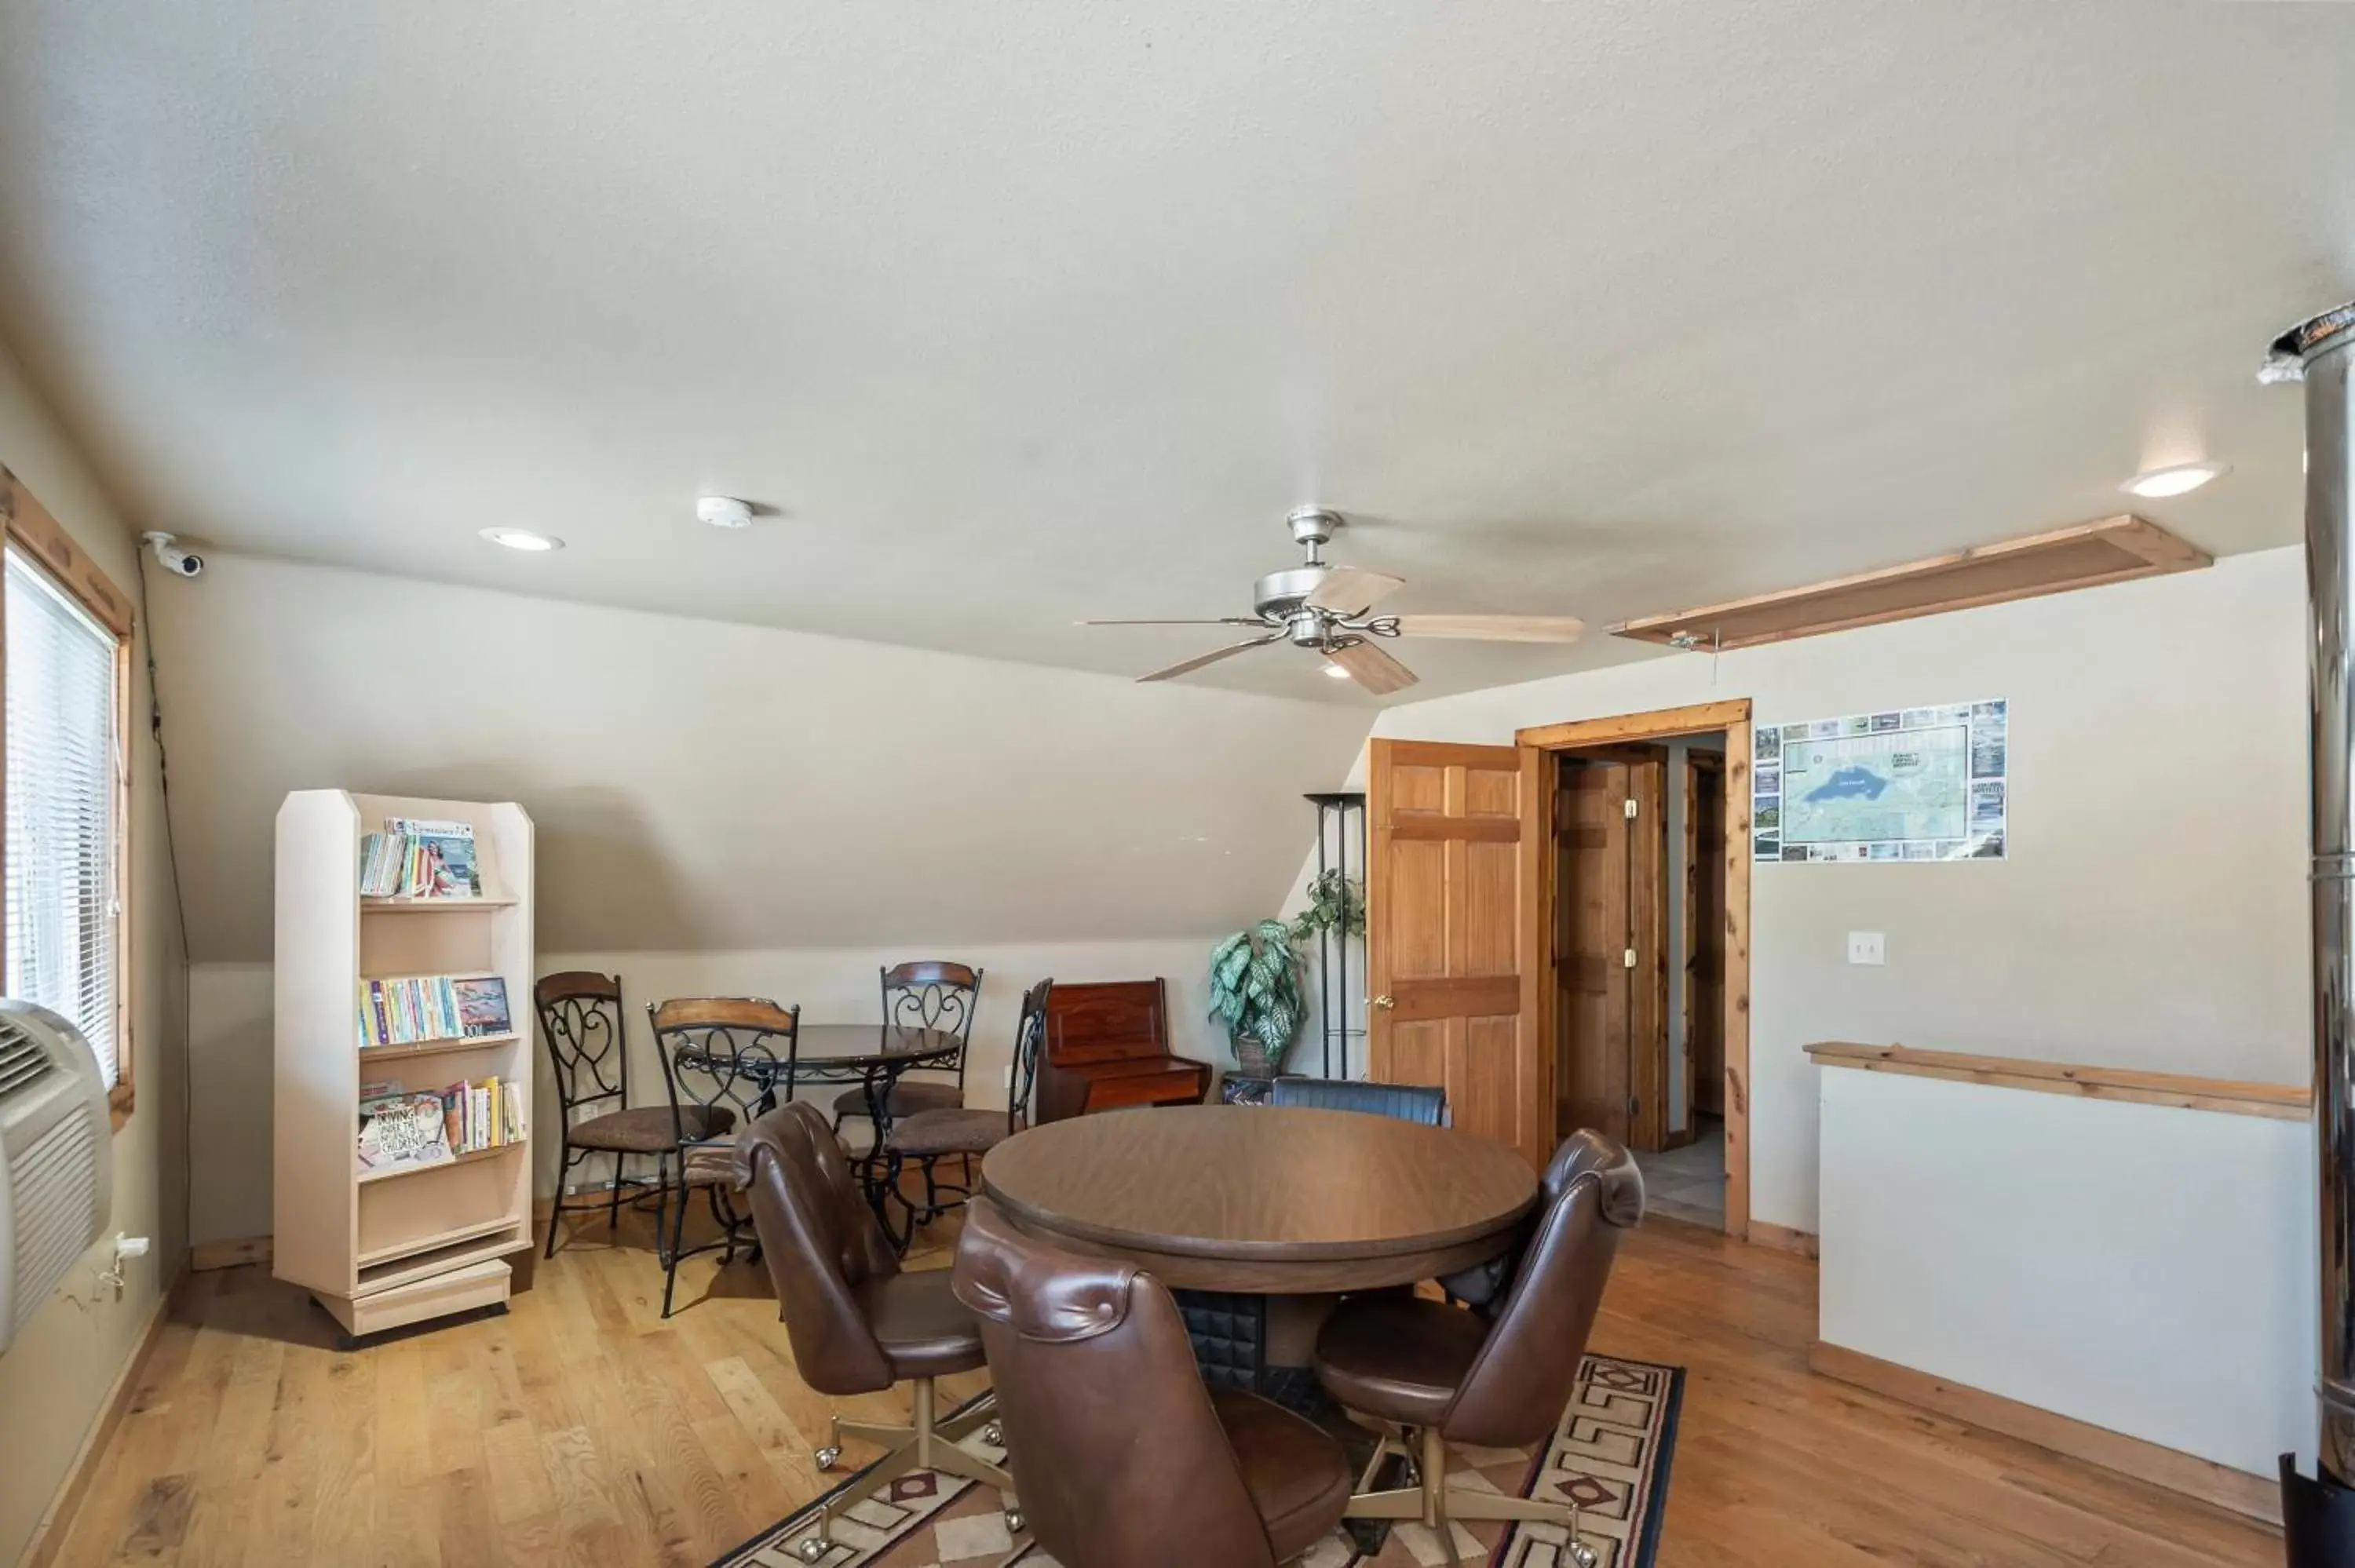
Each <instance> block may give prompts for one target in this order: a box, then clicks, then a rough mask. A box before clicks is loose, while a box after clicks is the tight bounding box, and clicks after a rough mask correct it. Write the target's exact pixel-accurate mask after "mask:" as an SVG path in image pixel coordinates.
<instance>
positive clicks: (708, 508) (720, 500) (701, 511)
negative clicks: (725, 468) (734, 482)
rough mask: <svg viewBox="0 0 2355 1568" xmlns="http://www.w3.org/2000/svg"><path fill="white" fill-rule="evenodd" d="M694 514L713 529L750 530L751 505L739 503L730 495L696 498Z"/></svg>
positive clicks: (745, 502) (746, 502) (743, 502)
mask: <svg viewBox="0 0 2355 1568" xmlns="http://www.w3.org/2000/svg"><path fill="white" fill-rule="evenodd" d="M695 514H696V516H698V517H699V518H701V519H702V520H703V521H704V522H706V523H709V524H711V525H712V526H713V527H714V528H750V527H751V525H752V503H751V502H749V501H739V500H737V499H736V498H735V497H734V496H732V495H702V496H698V497H697V498H696V502H695Z"/></svg>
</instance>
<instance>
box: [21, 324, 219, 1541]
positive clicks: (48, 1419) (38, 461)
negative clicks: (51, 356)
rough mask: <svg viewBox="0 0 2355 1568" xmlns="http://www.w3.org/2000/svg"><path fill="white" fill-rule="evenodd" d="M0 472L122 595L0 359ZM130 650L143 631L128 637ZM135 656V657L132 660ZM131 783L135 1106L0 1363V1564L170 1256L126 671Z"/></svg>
mask: <svg viewBox="0 0 2355 1568" xmlns="http://www.w3.org/2000/svg"><path fill="white" fill-rule="evenodd" d="M0 463H5V464H6V465H7V466H8V467H9V468H10V469H11V470H13V471H15V473H16V477H17V479H18V480H20V481H22V482H23V483H24V485H25V487H26V488H27V490H29V491H31V492H32V493H33V494H34V495H36V496H37V497H39V499H40V502H41V504H42V505H43V506H45V507H47V508H48V511H49V513H50V514H52V515H53V516H55V517H56V518H57V520H58V521H59V523H60V524H63V525H64V526H65V528H66V530H67V532H69V533H70V534H71V535H73V536H74V539H75V542H76V543H78V544H80V546H82V548H83V549H85V550H88V551H89V552H90V554H91V556H92V557H93V558H94V559H95V560H96V561H97V562H98V564H99V565H100V566H101V567H104V568H105V570H106V572H107V574H108V575H109V576H111V577H113V578H114V580H115V581H116V582H117V583H119V584H120V585H122V586H123V588H124V589H125V590H126V591H130V590H133V589H135V587H136V577H137V572H138V541H137V536H136V534H135V532H134V530H133V529H132V528H131V527H129V526H127V525H126V524H125V523H124V521H123V518H121V517H120V516H118V515H117V514H115V512H114V510H113V508H112V505H111V504H110V503H108V501H107V499H106V496H105V495H104V493H102V492H101V490H100V488H99V485H98V483H97V481H96V480H95V479H94V477H93V476H92V475H91V472H90V471H89V470H88V469H87V468H86V467H84V465H83V463H82V461H81V460H80V457H79V456H77V455H76V453H75V452H74V450H73V449H72V447H71V446H69V444H68V443H67V441H66V440H65V438H64V436H63V435H62V433H61V432H60V431H59V429H58V427H57V425H56V423H55V421H54V420H53V419H52V418H50V417H49V415H48V411H47V410H46V409H45V408H43V407H42V406H41V404H40V402H39V400H38V399H37V397H35V396H34V395H33V393H32V391H31V390H30V388H29V387H27V384H26V382H25V379H24V376H23V375H22V374H21V373H20V372H19V370H18V369H17V366H16V363H15V361H14V360H13V359H10V358H9V357H7V355H6V351H5V349H0ZM141 635H142V637H143V638H144V629H143V630H142V632H141ZM137 652H139V653H140V654H142V655H143V656H144V646H143V648H142V649H140V650H138V651H137ZM134 672H135V673H134V677H133V714H132V725H131V732H132V735H133V743H134V756H133V775H132V818H131V835H132V855H133V863H132V868H131V944H132V960H131V968H130V969H129V971H128V980H129V983H130V985H131V988H132V1001H133V1020H132V1032H133V1033H132V1063H133V1070H134V1073H135V1075H136V1076H135V1078H134V1082H135V1084H136V1086H137V1103H136V1106H135V1108H134V1109H133V1114H132V1117H131V1119H130V1121H129V1122H127V1123H126V1124H124V1126H123V1130H122V1131H120V1132H118V1133H116V1134H115V1135H114V1220H113V1223H112V1225H110V1226H109V1227H108V1238H109V1239H108V1241H107V1242H105V1243H102V1244H101V1245H100V1246H99V1247H97V1248H93V1249H92V1251H91V1255H90V1256H89V1257H88V1258H86V1259H84V1260H83V1262H84V1265H85V1266H81V1267H78V1268H77V1269H76V1270H75V1271H74V1273H73V1274H72V1275H71V1276H69V1278H68V1281H67V1285H66V1294H68V1295H70V1296H72V1297H74V1298H76V1299H73V1300H67V1299H64V1298H62V1297H61V1298H59V1299H55V1300H52V1301H51V1302H50V1303H49V1305H48V1308H45V1309H44V1310H42V1311H41V1312H40V1313H38V1314H37V1315H36V1316H35V1317H34V1319H32V1321H31V1322H30V1323H29V1324H27V1327H26V1329H25V1331H24V1332H23V1333H22V1334H20V1335H19V1336H18V1337H17V1340H16V1343H15V1344H13V1345H12V1346H10V1347H9V1348H8V1350H7V1351H5V1353H0V1563H9V1562H14V1561H16V1558H17V1556H18V1555H19V1554H20V1553H21V1552H23V1551H24V1549H25V1547H26V1545H27V1542H29V1541H30V1540H31V1539H32V1536H33V1532H34V1531H35V1529H36V1528H37V1525H38V1524H39V1522H40V1520H41V1516H42V1514H43V1513H44V1511H45V1510H47V1509H48V1506H49V1503H50V1500H51V1499H52V1498H53V1496H54V1495H55V1493H56V1491H57V1489H58V1486H59V1483H60V1482H61V1481H62V1480H63V1478H64V1477H65V1474H66V1470H67V1467H68V1466H69V1465H70V1464H71V1462H72V1460H73V1457H74V1455H75V1452H76V1450H77V1449H79V1448H80V1445H81V1442H82V1439H83V1437H84V1436H85V1435H86V1434H87V1433H88V1432H89V1430H90V1427H91V1422H92V1421H93V1420H94V1419H95V1418H96V1416H97V1415H98V1414H99V1410H100V1407H101V1404H103V1403H104V1400H105V1396H106V1393H107V1390H108V1389H109V1387H111V1386H112V1383H113V1382H114V1379H115V1377H116V1375H117V1374H118V1373H119V1372H122V1371H123V1367H124V1365H125V1364H126V1362H127V1361H128V1360H129V1358H130V1356H131V1355H132V1353H133V1351H135V1350H136V1349H137V1347H138V1343H139V1340H140V1337H141V1335H142V1334H143V1332H144V1330H145V1328H146V1326H147V1323H148V1321H149V1319H151V1318H152V1317H153V1315H154V1313H155V1310H156V1308H157V1306H158V1305H159V1302H160V1300H161V1297H162V1292H163V1289H164V1287H165V1285H166V1284H167V1283H168V1281H169V1279H170V1277H172V1275H174V1274H175V1273H176V1272H177V1270H178V1267H179V1263H180V1259H181V1258H182V1256H183V1255H184V1253H185V1248H186V1235H185V1234H184V1224H183V1221H184V1214H185V1210H184V1204H185V1200H186V1176H185V1172H186V1157H185V1152H184V1150H183V1149H182V1136H181V1129H182V1125H183V1123H182V1110H181V1103H182V1100H181V1097H182V1091H183V1087H184V1080H183V1077H182V1068H183V1064H184V1053H183V1051H182V1048H181V1040H182V1038H183V1033H182V1030H183V1020H182V1016H181V1001H182V999H181V989H180V986H181V976H182V973H183V966H182V964H181V962H180V954H179V933H178V930H177V925H176V919H175V916H174V913H173V908H172V895H171V882H170V870H169V865H168V863H167V862H166V861H165V850H164V832H163V817H162V805H161V794H160V790H159V788H158V783H157V772H156V766H155V746H154V743H153V742H152V741H151V740H150V739H149V737H148V732H147V724H146V713H147V677H146V673H145V670H144V667H141V661H140V660H134ZM115 1231H125V1232H128V1233H130V1234H133V1235H144V1236H152V1237H154V1238H155V1250H154V1252H152V1253H151V1254H150V1255H148V1256H146V1257H144V1258H141V1259H138V1260H137V1261H135V1262H133V1263H132V1264H131V1265H130V1266H129V1270H128V1273H129V1277H130V1288H129V1289H128V1290H127V1291H126V1292H125V1293H124V1295H123V1299H122V1300H120V1301H116V1300H114V1299H112V1298H108V1297H101V1296H100V1295H99V1293H98V1292H97V1290H96V1288H95V1287H94V1285H93V1282H92V1279H91V1274H92V1271H93V1270H94V1269H95V1268H98V1267H101V1266H104V1265H105V1264H106V1263H107V1262H108V1261H110V1260H111V1258H112V1233H113V1232H115Z"/></svg>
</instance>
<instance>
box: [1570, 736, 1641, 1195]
mask: <svg viewBox="0 0 2355 1568" xmlns="http://www.w3.org/2000/svg"><path fill="white" fill-rule="evenodd" d="M1663 774H1664V762H1663V760H1662V758H1660V757H1659V756H1658V755H1657V754H1655V753H1652V752H1650V751H1647V750H1640V749H1637V748H1635V747H1620V748H1615V750H1614V753H1611V754H1601V755H1592V756H1585V757H1574V756H1566V757H1563V758H1561V776H1560V779H1559V780H1558V782H1557V787H1556V789H1555V792H1554V810H1553V832H1554V911H1553V916H1554V917H1553V934H1554V955H1553V963H1552V965H1551V968H1552V969H1553V983H1554V986H1555V1003H1554V1021H1555V1027H1556V1031H1557V1033H1558V1035H1559V1039H1558V1041H1557V1042H1556V1045H1555V1049H1556V1050H1557V1052H1558V1053H1559V1057H1560V1062H1559V1068H1558V1071H1557V1075H1556V1083H1557V1086H1558V1097H1559V1106H1558V1109H1557V1127H1556V1132H1557V1135H1558V1136H1561V1137H1567V1136H1568V1135H1569V1134H1571V1133H1572V1132H1575V1131H1576V1130H1578V1129H1579V1128H1590V1127H1591V1128H1595V1129H1596V1130H1597V1131H1601V1132H1606V1133H1608V1134H1610V1135H1611V1136H1612V1137H1613V1138H1615V1139H1620V1140H1621V1141H1622V1142H1624V1143H1626V1144H1627V1145H1628V1146H1629V1147H1631V1148H1634V1149H1638V1150H1657V1149H1662V1148H1665V1147H1666V1146H1667V1144H1668V1082H1667V1073H1668V927H1667V916H1668V901H1667V890H1666V887H1665V885H1664V883H1663V877H1664V874H1665V873H1666V870H1667V864H1666V858H1667V857H1666V843H1665V840H1664V835H1663V832H1662V819H1661V801H1662V794H1661V789H1662V785H1663V782H1664V779H1663Z"/></svg>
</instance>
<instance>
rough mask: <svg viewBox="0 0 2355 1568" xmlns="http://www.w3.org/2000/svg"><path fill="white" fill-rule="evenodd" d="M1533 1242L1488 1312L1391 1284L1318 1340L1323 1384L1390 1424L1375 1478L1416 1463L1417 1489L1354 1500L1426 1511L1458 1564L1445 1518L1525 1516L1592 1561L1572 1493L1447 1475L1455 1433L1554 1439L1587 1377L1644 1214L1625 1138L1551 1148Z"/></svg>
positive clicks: (1388, 1510) (1576, 1558)
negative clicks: (1499, 1488)
mask: <svg viewBox="0 0 2355 1568" xmlns="http://www.w3.org/2000/svg"><path fill="white" fill-rule="evenodd" d="M1539 1198H1540V1209H1539V1214H1538V1219H1537V1224H1536V1225H1535V1227H1534V1228H1533V1229H1532V1230H1531V1232H1530V1233H1529V1243H1528V1245H1527V1246H1526V1247H1525V1248H1524V1249H1523V1251H1522V1253H1521V1255H1520V1256H1519V1257H1518V1259H1517V1260H1516V1261H1515V1263H1514V1266H1513V1267H1512V1269H1511V1270H1510V1278H1509V1283H1508V1284H1506V1285H1505V1286H1504V1287H1503V1296H1502V1298H1501V1299H1500V1300H1499V1302H1498V1303H1497V1305H1496V1307H1495V1308H1494V1314H1493V1318H1491V1317H1485V1316H1482V1315H1480V1314H1476V1313H1474V1312H1471V1311H1467V1310H1465V1308H1460V1307H1454V1306H1443V1305H1441V1304H1440V1303H1438V1302H1436V1301H1424V1300H1419V1299H1415V1298H1411V1297H1404V1296H1399V1295H1396V1294H1387V1293H1375V1294H1371V1295H1368V1296H1364V1297H1359V1298H1354V1299H1352V1300H1349V1301H1347V1302H1345V1303H1343V1304H1342V1306H1341V1308H1340V1309H1339V1310H1337V1311H1336V1312H1335V1313H1334V1314H1333V1316H1332V1317H1330V1318H1328V1319H1326V1322H1325V1327H1324V1328H1323V1330H1320V1331H1319V1332H1318V1334H1317V1338H1316V1377H1317V1381H1318V1382H1320V1383H1323V1384H1324V1385H1325V1391H1326V1392H1327V1393H1329V1394H1331V1395H1332V1396H1333V1397H1334V1398H1335V1399H1337V1400H1338V1401H1340V1402H1341V1404H1344V1405H1347V1406H1348V1408H1349V1409H1350V1410H1351V1411H1353V1412H1355V1413H1357V1414H1359V1416H1361V1417H1363V1418H1365V1419H1367V1420H1368V1421H1369V1422H1370V1423H1371V1424H1372V1425H1375V1426H1376V1427H1377V1428H1378V1429H1380V1431H1381V1433H1382V1439H1381V1443H1380V1446H1379V1447H1378V1449H1377V1450H1376V1453H1375V1464H1374V1465H1373V1466H1371V1467H1369V1468H1368V1470H1367V1472H1366V1473H1367V1475H1368V1476H1369V1478H1370V1477H1371V1476H1373V1475H1374V1474H1375V1473H1376V1472H1377V1470H1378V1469H1379V1467H1380V1463H1381V1461H1382V1459H1383V1458H1384V1457H1386V1456H1387V1455H1390V1454H1397V1455H1399V1456H1401V1457H1404V1458H1405V1459H1407V1460H1408V1462H1409V1463H1410V1464H1412V1467H1413V1479H1414V1484H1413V1485H1412V1487H1408V1488H1404V1489H1394V1490H1390V1491H1381V1492H1368V1493H1361V1494H1359V1496H1357V1497H1353V1498H1351V1499H1349V1513H1350V1514H1351V1516H1353V1517H1356V1518H1360V1519H1418V1520H1422V1521H1423V1523H1424V1524H1425V1525H1427V1526H1430V1527H1431V1528H1432V1529H1433V1531H1434V1532H1435V1539H1436V1540H1437V1541H1438V1542H1439V1549H1440V1552H1441V1553H1442V1557H1441V1561H1442V1562H1443V1563H1445V1564H1447V1565H1448V1568H1455V1563H1456V1559H1455V1547H1454V1543H1453V1542H1454V1537H1453V1533H1452V1531H1451V1529H1450V1527H1449V1524H1448V1520H1451V1519H1460V1520H1535V1521H1540V1522H1544V1523H1549V1524H1554V1525H1559V1526H1561V1527H1562V1528H1565V1529H1567V1530H1568V1531H1570V1534H1571V1540H1570V1542H1569V1550H1568V1553H1567V1555H1566V1556H1565V1557H1564V1558H1563V1561H1564V1563H1568V1564H1574V1565H1577V1568H1589V1565H1591V1564H1592V1563H1593V1562H1594V1561H1595V1558H1594V1553H1593V1551H1592V1549H1591V1548H1589V1547H1587V1546H1586V1545H1585V1544H1584V1543H1583V1542H1581V1541H1580V1540H1579V1539H1578V1510H1577V1507H1576V1505H1575V1504H1574V1503H1572V1502H1570V1501H1566V1500H1558V1499H1554V1498H1551V1497H1547V1496H1544V1495H1541V1494H1540V1495H1536V1496H1531V1497H1528V1498H1508V1497H1505V1496H1503V1495H1501V1494H1499V1493H1497V1492H1495V1491H1476V1490H1472V1489H1465V1488H1456V1487H1451V1486H1449V1485H1448V1484H1447V1445H1448V1444H1449V1443H1469V1444H1476V1445H1478V1446H1482V1447H1490V1448H1520V1447H1530V1446H1536V1445H1538V1444H1540V1443H1543V1442H1545V1441H1546V1440H1547V1439H1548V1438H1550V1437H1551V1436H1552V1435H1553V1432H1554V1428H1555V1426H1556V1425H1558V1424H1559V1423H1560V1422H1561V1413H1562V1411H1563V1409H1564V1408H1565V1407H1566V1406H1567V1405H1568V1404H1569V1403H1570V1400H1571V1396H1572V1393H1574V1392H1575V1390H1576V1388H1577V1384H1578V1369H1579V1365H1580V1363H1581V1361H1583V1360H1584V1359H1585V1355H1586V1337H1587V1334H1588V1332H1589V1331H1590V1330H1592V1329H1593V1326H1594V1317H1595V1313H1596V1312H1597V1311H1598V1310H1600V1309H1601V1308H1602V1304H1603V1289H1604V1285H1605V1284H1606V1283H1608V1281H1609V1279H1610V1277H1611V1260H1612V1258H1613V1256H1614V1255H1615V1254H1616V1253H1617V1251H1618V1246H1619V1237H1620V1235H1621V1234H1623V1233H1625V1231H1627V1230H1629V1229H1630V1228H1632V1227H1633V1226H1635V1225H1636V1224H1637V1223H1638V1222H1640V1221H1641V1220H1642V1219H1643V1217H1644V1179H1643V1177H1642V1175H1641V1174H1640V1173H1639V1172H1638V1171H1636V1161H1635V1160H1633V1159H1632V1158H1630V1157H1629V1155H1628V1153H1627V1151H1626V1150H1625V1149H1624V1148H1622V1147H1620V1145H1619V1144H1617V1143H1615V1142H1614V1141H1613V1140H1612V1139H1608V1138H1605V1137H1604V1136H1603V1135H1602V1134H1601V1133H1597V1132H1581V1133H1578V1134H1577V1135H1575V1136H1574V1137H1572V1138H1571V1139H1569V1140H1568V1141H1567V1142H1565V1143H1563V1145H1562V1146H1561V1149H1560V1150H1556V1151H1555V1154H1554V1157H1553V1160H1552V1162H1551V1163H1550V1164H1549V1165H1548V1166H1547V1167H1546V1172H1545V1176H1544V1179H1543V1180H1542V1181H1540V1184H1539Z"/></svg>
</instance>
